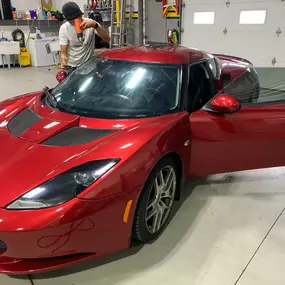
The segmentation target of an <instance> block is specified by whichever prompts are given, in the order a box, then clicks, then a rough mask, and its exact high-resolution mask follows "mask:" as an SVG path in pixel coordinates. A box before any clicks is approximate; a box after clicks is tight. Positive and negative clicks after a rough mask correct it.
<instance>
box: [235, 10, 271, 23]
mask: <svg viewBox="0 0 285 285" xmlns="http://www.w3.org/2000/svg"><path fill="white" fill-rule="evenodd" d="M265 19H266V11H265V10H256V11H241V12H240V18H239V23H240V24H247V25H254V24H256V25H258V24H259V25H262V24H264V23H265Z"/></svg>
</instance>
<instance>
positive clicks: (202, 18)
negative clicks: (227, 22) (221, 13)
mask: <svg viewBox="0 0 285 285" xmlns="http://www.w3.org/2000/svg"><path fill="white" fill-rule="evenodd" d="M214 22H215V12H195V13H194V24H196V25H213V24H214Z"/></svg>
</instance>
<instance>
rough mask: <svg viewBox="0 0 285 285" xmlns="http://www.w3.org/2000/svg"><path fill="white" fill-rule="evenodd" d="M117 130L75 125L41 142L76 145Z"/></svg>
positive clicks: (56, 144)
mask: <svg viewBox="0 0 285 285" xmlns="http://www.w3.org/2000/svg"><path fill="white" fill-rule="evenodd" d="M117 131H118V130H106V129H89V128H80V127H73V128H70V129H67V130H65V131H63V132H61V133H59V134H57V135H55V136H53V137H51V138H49V139H47V140H46V141H44V142H42V143H41V144H43V145H48V146H75V145H79V144H85V143H89V142H92V141H95V140H98V139H100V138H103V137H106V136H108V135H111V134H113V133H115V132H117Z"/></svg>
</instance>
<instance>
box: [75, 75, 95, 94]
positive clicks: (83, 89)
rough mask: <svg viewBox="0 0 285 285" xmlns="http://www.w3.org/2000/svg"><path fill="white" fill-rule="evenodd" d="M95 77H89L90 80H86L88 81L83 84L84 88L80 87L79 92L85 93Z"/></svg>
mask: <svg viewBox="0 0 285 285" xmlns="http://www.w3.org/2000/svg"><path fill="white" fill-rule="evenodd" d="M92 79H93V77H89V78H88V79H86V81H85V82H84V83H83V84H82V86H81V87H80V89H79V90H78V92H84V91H85V89H86V88H87V87H88V86H89V84H90V83H91V81H92Z"/></svg>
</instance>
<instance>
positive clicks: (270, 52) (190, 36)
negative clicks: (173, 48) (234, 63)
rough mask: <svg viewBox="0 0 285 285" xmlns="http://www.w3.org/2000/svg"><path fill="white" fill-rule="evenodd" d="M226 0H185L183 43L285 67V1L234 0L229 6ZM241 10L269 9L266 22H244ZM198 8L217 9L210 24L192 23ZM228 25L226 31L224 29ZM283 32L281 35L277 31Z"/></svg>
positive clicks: (262, 65) (260, 63) (258, 64)
mask: <svg viewBox="0 0 285 285" xmlns="http://www.w3.org/2000/svg"><path fill="white" fill-rule="evenodd" d="M225 2H226V1H224V0H215V1H213V0H185V4H186V6H185V8H184V9H183V16H182V21H183V22H182V27H183V28H184V33H183V34H182V44H183V45H185V46H188V47H196V48H199V49H202V50H206V51H209V52H214V53H225V54H231V55H236V56H240V57H245V58H247V59H249V60H251V61H252V62H253V63H254V64H255V65H256V66H257V67H272V66H273V65H272V60H273V58H274V57H275V58H276V61H277V62H276V64H275V65H274V67H285V56H284V47H285V33H284V32H285V21H284V15H285V2H282V1H273V0H272V1H263V0H246V1H240V0H231V1H230V5H229V6H228V7H227V6H226V4H225ZM241 10H266V11H267V18H266V22H265V24H263V25H241V24H239V16H240V12H241ZM195 12H215V14H216V15H215V22H214V24H211V25H197V24H194V23H193V16H194V13H195ZM225 27H226V28H227V34H226V35H225V34H224V33H223V31H224V29H225ZM279 27H280V29H281V31H282V33H281V35H280V36H279V37H278V36H277V34H276V31H277V30H278V28H279Z"/></svg>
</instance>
